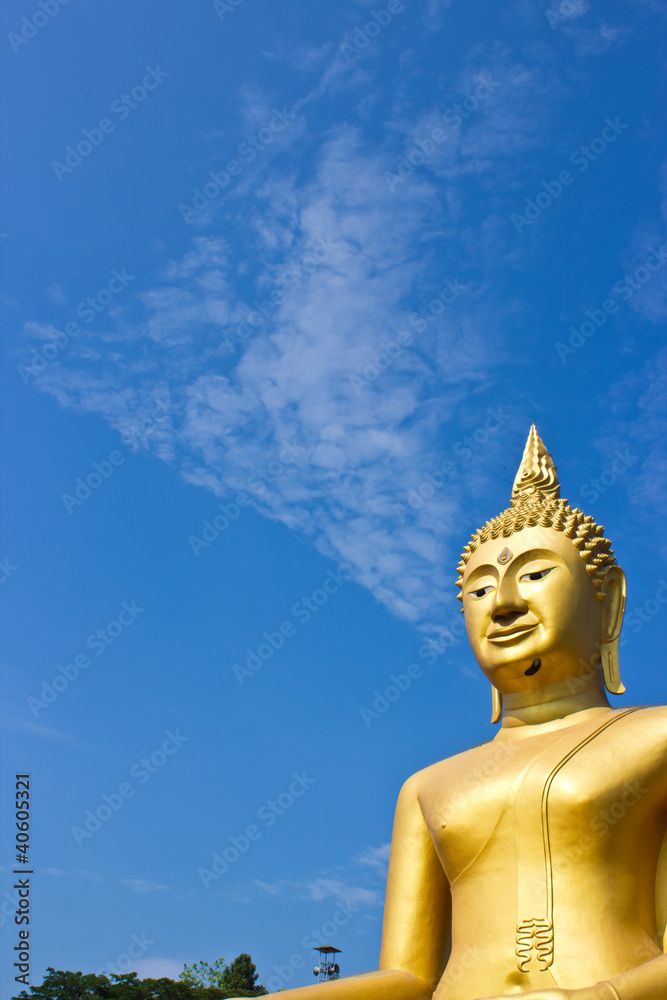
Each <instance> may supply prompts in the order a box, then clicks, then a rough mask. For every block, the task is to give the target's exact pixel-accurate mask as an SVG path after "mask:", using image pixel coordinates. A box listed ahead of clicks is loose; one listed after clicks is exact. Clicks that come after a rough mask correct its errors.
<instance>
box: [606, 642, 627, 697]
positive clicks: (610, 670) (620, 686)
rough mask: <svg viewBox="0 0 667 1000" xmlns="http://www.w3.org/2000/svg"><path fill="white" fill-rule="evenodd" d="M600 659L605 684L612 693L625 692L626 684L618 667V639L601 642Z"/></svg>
mask: <svg viewBox="0 0 667 1000" xmlns="http://www.w3.org/2000/svg"><path fill="white" fill-rule="evenodd" d="M600 660H601V663H602V676H603V677H604V686H605V687H606V689H607V691H609V693H610V694H623V692H624V691H625V684H624V683H623V681H622V680H621V674H620V671H619V669H618V639H616V640H615V641H614V642H601V643H600Z"/></svg>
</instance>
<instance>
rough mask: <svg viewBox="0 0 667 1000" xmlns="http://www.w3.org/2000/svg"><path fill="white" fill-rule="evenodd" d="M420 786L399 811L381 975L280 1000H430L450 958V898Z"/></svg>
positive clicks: (412, 787)
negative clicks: (420, 796) (420, 797)
mask: <svg viewBox="0 0 667 1000" xmlns="http://www.w3.org/2000/svg"><path fill="white" fill-rule="evenodd" d="M417 785H418V776H417V775H415V776H414V777H412V778H410V779H409V780H408V781H406V783H405V785H404V786H403V788H402V789H401V794H400V795H399V797H398V804H397V806H396V818H395V820H394V830H393V834H392V841H391V857H390V859H389V874H388V877H387V895H386V899H385V908H384V924H383V928H382V950H381V953H380V968H379V970H378V971H377V972H369V973H365V974H364V975H360V976H349V977H347V978H345V979H337V980H334V981H333V982H330V983H317V984H315V985H313V986H303V987H301V988H299V989H294V990H286V991H285V992H284V995H283V997H282V998H281V1000H430V998H431V996H432V995H433V991H434V989H435V987H436V986H437V984H438V981H439V979H440V976H441V975H442V972H443V968H444V964H445V959H446V947H447V940H448V935H449V926H448V925H449V912H450V896H449V885H448V883H447V879H446V877H445V874H444V872H443V870H442V865H441V864H440V861H439V859H438V856H437V854H436V852H435V848H434V846H433V842H432V840H431V836H430V834H429V832H428V829H427V827H426V823H425V822H424V817H423V816H422V812H421V808H420V805H419V801H418V799H417ZM324 991H326V992H324ZM288 994H292V996H288Z"/></svg>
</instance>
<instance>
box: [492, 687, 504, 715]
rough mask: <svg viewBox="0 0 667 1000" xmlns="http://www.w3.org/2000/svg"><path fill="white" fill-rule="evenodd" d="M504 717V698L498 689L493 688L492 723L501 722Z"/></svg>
mask: <svg viewBox="0 0 667 1000" xmlns="http://www.w3.org/2000/svg"><path fill="white" fill-rule="evenodd" d="M502 717H503V696H502V695H501V693H500V691H499V690H498V688H496V687H492V688H491V722H500V720H501V719H502Z"/></svg>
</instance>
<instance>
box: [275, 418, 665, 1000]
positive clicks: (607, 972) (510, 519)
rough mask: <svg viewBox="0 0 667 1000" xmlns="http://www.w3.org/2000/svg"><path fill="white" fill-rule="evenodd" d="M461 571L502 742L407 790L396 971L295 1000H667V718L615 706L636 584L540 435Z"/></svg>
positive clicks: (392, 907)
mask: <svg viewBox="0 0 667 1000" xmlns="http://www.w3.org/2000/svg"><path fill="white" fill-rule="evenodd" d="M517 512H518V513H517ZM524 514H525V516H524ZM517 517H518V518H519V523H518V524H517ZM522 522H524V523H522ZM459 573H460V579H459V583H460V586H461V598H462V602H463V612H464V614H465V622H466V629H467V632H468V639H469V641H470V645H471V647H472V650H473V653H474V655H475V658H476V660H477V662H478V663H479V665H480V667H481V669H482V670H483V672H484V674H485V675H486V677H487V678H488V679H489V681H490V682H491V684H492V685H493V692H494V699H493V701H494V712H495V714H497V715H498V716H499V715H500V713H501V712H502V713H503V715H502V724H501V727H500V729H499V731H498V733H497V735H496V737H495V738H494V739H493V740H491V741H490V742H488V743H485V744H482V745H481V746H477V747H474V748H473V749H472V750H467V751H465V752H464V753H461V754H458V755H457V756H455V757H451V758H449V759H448V760H444V761H441V762H440V763H438V764H434V765H433V766H432V767H429V768H426V769H425V770H423V771H420V772H418V773H417V774H415V775H413V776H412V777H411V778H409V779H408V781H406V783H405V785H404V786H403V788H402V789H401V793H400V795H399V798H398V805H397V808H396V818H395V822H394V830H393V834H392V845H391V857H390V862H389V876H388V881H387V895H386V900H385V912H384V926H383V936H382V951H381V955H380V970H379V971H378V972H374V973H368V974H366V975H362V976H352V977H349V978H347V979H339V980H337V981H334V982H331V983H325V984H319V985H315V986H308V987H304V988H301V989H295V990H287V991H285V992H286V993H289V994H293V995H294V997H285V998H284V1000H311V998H310V997H309V996H307V995H308V994H311V993H312V992H313V991H315V993H314V994H313V1000H316V998H317V997H318V996H319V998H320V1000H322V997H324V998H325V1000H327V998H329V1000H337V998H340V1000H430V998H431V997H434V998H436V1000H478V998H490V997H493V998H494V1000H496V998H498V997H516V996H517V995H519V996H521V997H523V998H525V1000H667V955H666V954H664V949H665V932H666V926H665V925H666V922H667V836H666V831H667V766H666V759H667V708H665V707H662V706H660V707H653V708H633V709H624V710H614V709H612V708H611V706H610V705H609V702H608V700H607V696H606V693H605V686H606V688H607V690H610V691H614V692H618V691H621V690H623V687H622V684H621V681H620V676H619V672H618V636H619V632H620V627H621V621H622V618H623V609H624V604H625V577H624V574H623V571H622V570H621V569H620V567H619V566H618V565H617V564H616V562H615V559H614V558H613V553H611V549H610V547H609V542H608V541H607V540H606V539H604V538H602V529H601V528H598V526H597V525H595V522H593V521H592V519H591V518H586V517H585V516H584V515H582V514H581V512H580V511H577V510H574V511H573V509H572V508H570V507H569V506H567V502H566V501H563V500H560V499H559V488H558V480H557V478H556V469H555V466H554V465H553V462H552V461H551V458H550V456H549V455H548V453H547V452H546V449H545V448H544V445H543V444H542V442H541V440H540V439H539V436H538V435H537V432H536V430H535V428H534V427H533V428H531V433H530V436H529V439H528V444H527V445H526V452H525V453H524V459H523V461H522V465H521V467H520V469H519V473H518V474H517V478H516V480H515V485H514V492H513V498H512V507H511V508H509V509H508V510H507V511H505V512H504V513H503V514H502V515H499V518H497V519H494V521H492V522H489V524H488V525H487V526H485V528H484V529H481V531H480V532H477V533H476V535H475V536H473V539H472V540H471V543H470V545H469V546H467V547H466V550H465V551H464V556H463V559H462V562H461V565H460V566H459ZM591 666H593V667H594V668H595V669H591ZM323 991H326V993H324V992H323ZM296 994H298V997H297V996H296Z"/></svg>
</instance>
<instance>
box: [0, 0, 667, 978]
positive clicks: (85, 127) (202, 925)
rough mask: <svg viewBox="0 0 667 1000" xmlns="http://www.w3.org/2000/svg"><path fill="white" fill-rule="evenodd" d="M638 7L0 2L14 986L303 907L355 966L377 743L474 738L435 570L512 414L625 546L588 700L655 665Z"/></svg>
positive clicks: (198, 955)
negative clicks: (26, 962) (23, 897)
mask: <svg viewBox="0 0 667 1000" xmlns="http://www.w3.org/2000/svg"><path fill="white" fill-rule="evenodd" d="M661 17H662V5H661V4H660V3H658V2H654V0H647V2H644V0H634V2H620V0H619V2H615V0H611V2H609V3H607V4H605V5H604V8H603V7H602V5H601V4H599V3H598V2H597V0H591V2H590V3H589V2H586V0H582V2H577V0H573V2H571V3H570V2H569V0H564V2H563V3H561V4H555V3H554V4H551V5H549V3H548V2H547V0H544V2H533V0H519V2H515V3H511V4H509V5H508V4H504V5H497V4H492V3H489V2H477V3H467V4H463V3H461V2H459V0H452V2H451V3H447V2H442V0H412V2H408V0H404V2H402V3H401V2H399V0H392V2H391V3H389V4H385V3H382V2H381V3H379V4H375V5H373V4H370V3H366V2H347V3H343V4H340V5H323V4H307V3H305V2H301V3H299V2H296V0H286V2H284V3H281V4H271V3H269V2H268V0H240V2H238V0H237V2H236V3H235V4H231V3H229V4H227V3H222V2H218V3H216V4H213V3H210V2H202V3H199V4H188V5H186V4H179V3H175V2H173V0H162V2H160V3H157V2H155V0H148V2H146V3H144V4H141V5H136V4H130V3H128V2H126V0H116V2H115V3H111V2H109V0H106V2H104V0H71V2H70V3H67V4H65V5H62V6H58V4H57V0H44V3H43V4H41V5H40V4H38V3H37V2H35V3H32V2H27V0H25V2H23V0H22V2H17V0H10V2H9V3H8V4H6V5H5V9H4V13H3V29H2V30H3V42H2V44H3V45H4V59H3V73H4V89H3V92H4V94H5V100H4V106H3V115H4V119H3V125H4V135H5V143H4V151H3V158H2V167H3V179H4V184H3V189H4V192H5V196H4V201H3V207H2V215H1V218H0V228H1V229H2V233H3V236H2V242H1V243H0V253H1V254H2V258H3V276H4V277H3V283H2V304H3V314H4V326H5V329H6V331H7V334H6V336H5V338H4V343H3V354H4V362H5V363H4V366H3V376H2V378H3V386H2V388H3V400H4V419H3V445H4V448H3V453H4V464H5V490H4V495H3V510H2V514H3V517H2V522H3V540H2V551H0V559H4V562H3V563H2V576H1V578H2V581H3V584H2V590H1V593H2V597H3V606H4V612H3V614H4V627H3V640H4V641H3V650H2V667H3V669H2V674H3V711H4V721H3V741H4V742H3V755H2V760H3V777H2V789H3V791H2V795H3V798H4V801H5V809H8V808H9V806H7V803H10V804H11V795H12V789H13V776H14V775H15V774H16V773H17V772H26V771H28V772H30V773H31V775H32V789H31V793H32V799H33V816H32V819H33V828H32V854H31V860H32V861H33V864H34V866H35V874H34V876H33V896H32V921H31V925H30V926H31V947H32V950H33V951H32V953H33V965H32V968H33V980H32V981H33V982H40V981H41V976H42V973H43V970H44V969H45V967H46V966H47V965H54V966H55V967H57V968H71V969H82V970H83V971H96V970H98V969H102V968H107V969H109V968H114V967H115V968H123V966H127V964H128V963H130V965H131V968H135V969H137V971H139V973H140V974H142V975H149V974H158V973H162V974H171V975H177V973H178V970H179V969H180V968H181V967H182V964H183V963H184V962H187V963H192V962H195V961H199V960H201V959H204V960H207V961H213V960H214V959H216V958H217V957H219V956H223V957H224V958H225V959H227V960H230V959H232V958H233V957H234V956H235V955H237V954H238V953H239V952H240V951H249V952H251V954H252V956H253V958H254V959H255V961H256V962H257V965H258V970H259V973H260V978H261V980H262V981H263V982H264V983H265V984H266V985H267V986H269V987H270V988H273V989H277V988H279V987H280V986H286V985H288V984H289V985H299V984H306V983H310V982H312V981H313V977H312V972H311V971H310V969H311V965H312V958H313V956H314V954H315V953H314V952H313V951H312V945H313V944H314V943H317V942H316V941H315V940H314V938H320V939H321V941H322V942H323V943H326V942H327V941H328V942H329V943H331V944H335V945H336V946H337V947H339V948H341V949H342V952H343V953H342V956H341V966H342V969H343V972H345V973H354V972H358V971H362V970H365V969H370V968H373V967H374V966H376V963H377V957H378V950H379V940H380V928H381V916H382V899H383V889H384V875H385V868H386V858H387V845H388V841H389V838H390V832H391V822H392V815H393V808H394V803H395V799H396V795H397V792H398V789H399V788H400V785H401V783H402V782H403V780H404V779H405V778H406V777H407V776H409V775H410V774H411V773H412V772H413V771H415V770H417V769H418V768H420V767H424V766H426V765H428V764H430V763H432V762H433V761H435V760H437V759H440V758H442V757H444V756H447V755H450V754H452V753H454V752H457V751H458V750H460V749H462V748H464V747H466V746H469V745H471V744H473V743H478V742H480V741H482V740H484V739H487V738H488V737H489V736H490V735H492V727H491V725H490V723H489V721H488V719H489V715H490V701H491V699H490V692H489V690H488V685H487V683H486V681H485V680H484V679H483V678H482V676H481V674H480V673H479V671H478V669H477V667H476V665H475V663H474V661H473V659H472V656H471V654H470V652H469V650H468V648H467V644H466V642H465V641H464V640H463V639H462V638H461V634H460V633H461V624H460V623H461V619H460V618H459V616H458V612H459V605H458V603H457V602H456V600H455V586H454V580H455V566H456V563H457V562H458V556H459V552H460V550H461V548H462V546H463V544H464V543H465V542H466V541H467V539H468V537H469V535H470V533H471V532H472V531H473V530H474V529H475V528H476V527H477V526H479V525H480V524H481V523H483V522H484V521H485V520H486V519H487V518H489V517H491V516H493V515H495V514H496V513H498V512H499V511H500V510H501V509H502V508H503V507H504V506H505V505H506V503H507V501H508V499H509V494H510V490H511V484H512V480H513V477H514V474H515V472H516V469H517V466H518V463H519V461H520V458H521V454H522V451H523V446H524V442H525V439H526V436H527V433H528V430H529V426H530V423H531V421H532V420H535V422H536V424H537V426H538V430H539V431H540V433H541V435H542V436H543V438H544V440H545V442H546V444H547V447H548V448H549V449H550V451H551V452H552V454H553V456H554V460H555V462H556V463H557V465H558V469H559V475H560V479H561V483H562V487H563V495H565V496H567V497H568V498H569V499H570V501H571V502H573V503H576V504H579V505H581V506H582V508H583V509H584V510H585V511H586V513H590V514H592V515H593V516H594V517H595V518H596V520H597V521H598V522H599V523H602V524H604V525H605V528H606V531H607V534H608V536H609V537H610V538H611V539H612V541H613V543H614V548H615V551H616V554H617V557H618V559H619V562H620V563H621V565H623V567H624V568H625V569H626V572H627V574H628V578H629V600H628V606H629V607H628V617H627V619H626V626H625V638H624V649H623V660H622V671H623V675H624V678H625V683H626V686H627V688H628V693H627V695H625V696H623V697H622V698H621V699H619V700H618V701H619V702H628V703H655V702H660V701H662V700H664V698H665V695H666V694H667V690H666V689H667V681H666V674H665V667H664V642H665V619H666V615H665V604H664V603H663V600H664V599H665V598H666V597H667V585H666V584H664V582H663V581H664V579H665V578H667V571H666V568H665V562H664V557H665V535H664V529H663V527H662V525H663V524H664V514H665V508H666V496H667V492H666V482H665V479H666V469H667V462H666V459H665V451H664V436H665V433H664V432H665V420H664V403H665V383H666V377H665V361H666V350H665V346H664V320H665V315H666V313H667V282H666V277H667V267H665V263H666V259H667V258H666V251H667V246H666V236H665V226H664V223H665V198H666V189H667V171H666V167H665V163H666V162H667V160H666V156H665V146H664V141H663V139H662V135H663V128H662V126H663V125H664V111H665V108H664V98H662V97H661V96H660V95H661V90H664V71H663V70H661V62H664V60H661V49H660V46H659V44H658V42H657V39H658V37H659V29H660V25H661ZM443 630H445V631H443ZM442 635H444V636H445V638H444V641H443V642H441V646H440V651H439V653H437V655H436V654H434V653H433V651H432V650H433V647H432V643H433V641H434V640H437V638H438V636H442ZM411 665H414V666H411ZM61 668H62V669H61ZM392 675H393V677H394V679H392ZM54 678H60V679H59V680H58V681H57V683H56V685H55V687H54V686H53V684H52V682H53V680H54ZM395 678H398V681H396V680H395ZM396 683H398V689H397V688H396V686H395V685H396ZM45 685H46V686H45ZM392 685H394V687H392ZM387 688H389V689H390V699H391V698H394V695H395V693H396V691H397V690H398V693H399V695H400V696H399V697H398V698H396V699H395V700H393V701H391V700H386V699H384V692H385V690H387ZM399 689H402V690H399ZM378 693H379V700H378V697H377V695H378ZM49 699H50V700H49ZM383 699H384V700H383ZM374 704H375V708H374V707H373V706H374ZM362 710H363V711H362ZM105 796H106V798H105ZM95 813H99V814H100V815H101V816H102V817H103V819H102V820H100V819H98V820H97V823H98V828H95V820H94V819H93V820H92V822H91V819H90V817H91V816H94V814H95ZM86 818H88V825H89V827H92V828H93V829H88V830H86V827H85V823H86ZM12 835H13V831H12V828H11V827H6V826H5V829H4V831H3V838H4V839H3V841H2V859H1V860H2V865H3V870H2V872H1V873H0V874H1V875H2V894H3V895H2V901H3V903H5V902H7V903H8V908H9V909H11V905H10V904H11V900H12V891H13V890H12V885H13V876H12V873H11V868H12V865H13V863H14V862H13V857H14V854H13V851H12V846H13V840H12ZM216 854H217V856H218V858H219V859H221V860H218V861H217V862H216V860H215V855H216ZM225 859H226V860H225ZM216 864H217V868H218V870H217V871H216V870H215V865H216ZM225 866H226V870H225ZM5 893H9V896H6V895H4V894H5ZM6 910H7V908H5V910H3V911H2V912H3V914H4V913H5V912H6ZM4 927H5V929H9V930H10V931H11V924H10V922H9V921H8V920H7V918H5V925H4ZM13 944H14V941H13V940H12V933H8V934H5V935H4V941H3V945H2V948H3V967H4V969H5V971H4V972H3V976H4V979H3V981H2V990H3V996H6V997H10V996H11V995H12V993H13V987H14V983H13V978H12V975H11V972H10V971H9V966H10V964H11V963H8V962H7V961H6V959H7V956H8V955H9V954H10V953H11V949H12V946H13ZM128 955H131V956H132V958H131V959H130V958H127V961H126V957H127V956H128ZM124 956H125V957H124Z"/></svg>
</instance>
